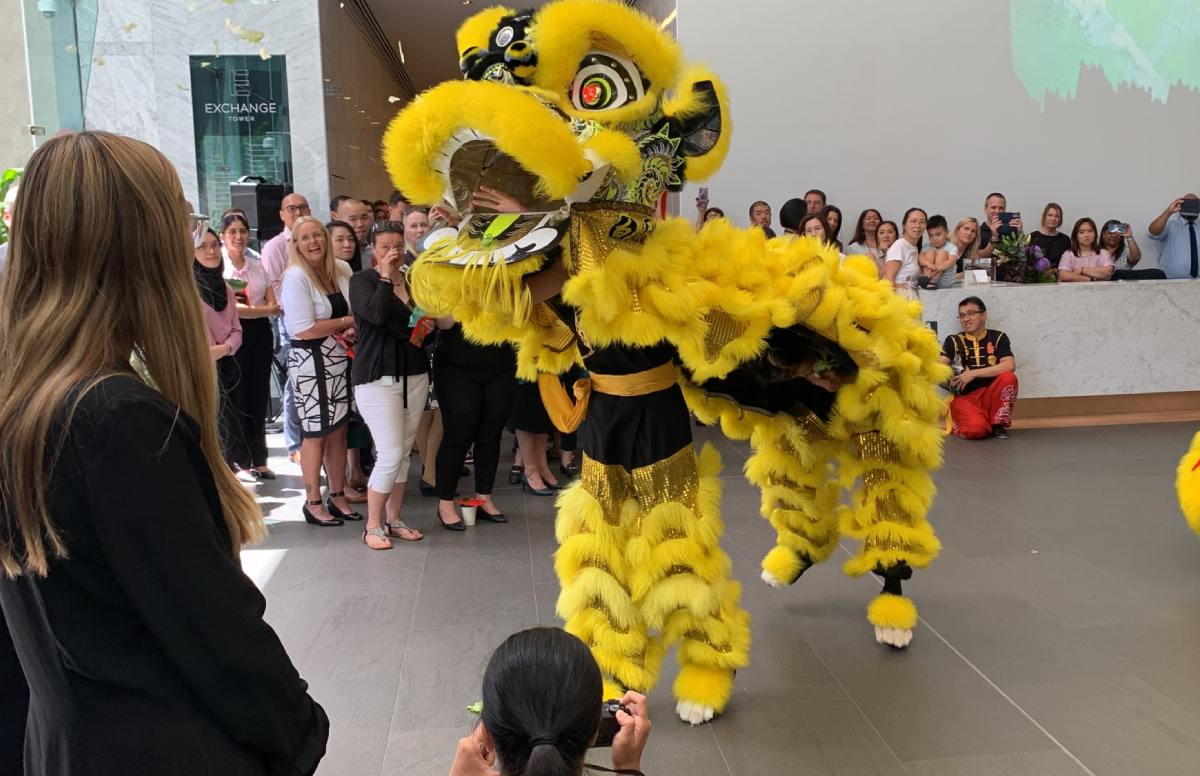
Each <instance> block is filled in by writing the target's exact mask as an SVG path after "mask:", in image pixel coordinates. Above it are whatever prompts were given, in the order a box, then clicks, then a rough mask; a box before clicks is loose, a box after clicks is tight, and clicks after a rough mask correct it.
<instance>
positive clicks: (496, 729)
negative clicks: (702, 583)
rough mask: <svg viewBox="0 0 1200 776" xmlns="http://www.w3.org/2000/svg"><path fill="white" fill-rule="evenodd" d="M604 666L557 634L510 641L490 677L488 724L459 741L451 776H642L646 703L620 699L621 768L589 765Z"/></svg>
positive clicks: (615, 746) (616, 741)
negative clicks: (590, 775) (591, 775)
mask: <svg viewBox="0 0 1200 776" xmlns="http://www.w3.org/2000/svg"><path fill="white" fill-rule="evenodd" d="M603 695H604V690H603V683H602V682H601V679H600V667H599V666H597V665H596V660H595V658H593V657H592V653H591V652H590V651H589V650H588V648H587V645H586V644H584V643H583V642H582V641H580V640H579V639H577V638H576V637H574V636H572V635H570V634H569V633H567V632H566V631H563V630H559V629H557V628H531V629H530V630H526V631H521V632H520V633H516V634H513V635H512V636H509V637H508V639H507V640H506V641H505V642H504V643H503V644H501V645H500V647H499V648H498V649H497V650H496V651H495V652H494V653H493V654H492V659H491V660H490V661H488V666H487V670H486V671H485V672H484V675H483V719H482V721H481V724H480V725H479V726H478V727H476V729H475V732H474V733H472V734H471V735H469V736H467V737H466V738H464V739H462V740H461V741H459V742H458V752H457V753H456V755H455V758H454V765H453V766H452V767H451V768H450V776H483V775H484V774H495V773H499V774H500V776H581V775H582V774H583V773H584V770H585V769H587V770H590V771H600V772H603V773H620V774H628V775H629V776H641V774H642V772H641V770H640V768H641V759H642V750H643V749H644V748H645V747H646V739H647V737H648V736H649V735H650V717H649V716H648V715H647V712H646V699H645V697H644V696H642V695H639V694H638V693H635V692H627V693H625V696H624V697H622V698H620V699H619V700H620V702H621V706H622V707H623V709H625V710H627V711H625V710H622V711H618V712H617V713H616V720H617V725H618V730H617V733H616V735H615V736H613V742H612V764H613V767H612V768H611V769H610V768H603V767H601V766H598V765H591V764H585V763H584V757H585V755H586V754H587V751H588V749H589V748H590V747H591V746H592V744H593V743H594V742H595V740H596V734H597V732H598V731H599V728H600V717H601V706H602V705H603V702H604V700H605V699H604V697H603Z"/></svg>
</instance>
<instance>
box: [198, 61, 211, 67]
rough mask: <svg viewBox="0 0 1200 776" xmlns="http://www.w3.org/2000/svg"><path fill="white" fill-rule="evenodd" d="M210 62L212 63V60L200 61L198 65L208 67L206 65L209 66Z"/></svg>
mask: <svg viewBox="0 0 1200 776" xmlns="http://www.w3.org/2000/svg"><path fill="white" fill-rule="evenodd" d="M211 64H212V62H201V63H200V67H201V68H205V67H208V66H209V65H211Z"/></svg>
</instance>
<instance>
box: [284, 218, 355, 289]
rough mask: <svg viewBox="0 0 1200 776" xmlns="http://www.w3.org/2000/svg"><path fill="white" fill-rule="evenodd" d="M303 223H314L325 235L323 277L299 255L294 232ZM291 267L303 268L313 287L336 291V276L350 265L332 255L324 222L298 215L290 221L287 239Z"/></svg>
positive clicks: (346, 270)
mask: <svg viewBox="0 0 1200 776" xmlns="http://www.w3.org/2000/svg"><path fill="white" fill-rule="evenodd" d="M305 224H316V225H317V226H318V227H319V228H320V229H321V233H322V234H324V235H325V258H324V259H322V262H321V266H322V267H323V271H324V275H325V277H324V278H322V277H321V275H320V274H318V273H317V271H316V270H315V269H314V268H313V265H312V264H310V263H309V262H308V259H306V258H304V257H303V256H301V255H300V246H299V244H298V243H299V241H298V240H297V239H296V233H297V232H299V231H300V227H301V226H304V225H305ZM292 267H299V268H300V269H301V270H303V272H304V274H305V275H308V279H309V280H310V281H311V282H312V284H313V287H314V288H318V289H322V290H324V289H329V290H332V291H333V292H334V293H336V292H337V291H338V276H339V275H340V274H342V273H344V272H345V273H348V272H349V271H350V265H348V264H346V262H344V261H338V260H337V258H336V257H335V256H334V255H333V245H332V244H331V243H330V239H329V230H328V229H326V228H325V224H323V223H321V221H320V220H319V219H317V218H314V217H313V216H300V217H299V218H297V219H296V220H295V221H294V222H293V223H292V239H290V240H288V268H289V269H290V268H292ZM343 268H344V269H343Z"/></svg>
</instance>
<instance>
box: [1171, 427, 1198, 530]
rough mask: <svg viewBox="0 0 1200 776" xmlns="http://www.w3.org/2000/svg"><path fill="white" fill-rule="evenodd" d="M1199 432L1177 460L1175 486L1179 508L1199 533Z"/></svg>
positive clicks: (1189, 523) (1193, 528)
mask: <svg viewBox="0 0 1200 776" xmlns="http://www.w3.org/2000/svg"><path fill="white" fill-rule="evenodd" d="M1198 466H1200V433H1198V434H1196V436H1195V437H1193V438H1192V447H1191V449H1190V450H1189V451H1188V453H1187V455H1185V456H1183V458H1182V459H1181V460H1180V461H1179V469H1178V471H1177V472H1176V479H1175V488H1176V490H1177V491H1178V493H1179V508H1180V509H1182V510H1183V516H1184V517H1185V518H1187V522H1188V525H1189V526H1191V528H1192V530H1193V531H1195V532H1196V533H1198V534H1200V468H1197V467H1198Z"/></svg>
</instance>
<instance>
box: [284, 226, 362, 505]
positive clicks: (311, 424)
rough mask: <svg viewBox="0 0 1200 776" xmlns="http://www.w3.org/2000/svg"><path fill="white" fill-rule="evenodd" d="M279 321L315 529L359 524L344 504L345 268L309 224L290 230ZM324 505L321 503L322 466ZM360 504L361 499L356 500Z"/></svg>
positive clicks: (324, 235) (321, 231)
mask: <svg viewBox="0 0 1200 776" xmlns="http://www.w3.org/2000/svg"><path fill="white" fill-rule="evenodd" d="M282 287H283V291H282V294H283V299H282V302H283V319H284V327H285V329H286V330H287V334H288V337H289V338H290V339H291V343H292V350H291V352H290V353H288V381H289V382H291V384H292V390H293V391H295V394H296V405H297V408H298V409H299V411H300V437H301V440H302V441H301V443H300V467H301V469H302V470H303V472H304V492H305V495H306V497H307V501H306V503H305V506H304V519H305V520H307V521H308V522H309V523H312V524H313V525H322V526H329V525H342V521H343V520H362V519H363V518H362V515H360V514H358V513H357V512H353V511H351V508H350V504H349V502H347V501H346V494H345V489H346V425H347V422H348V421H349V419H350V356H349V355H348V353H347V351H346V347H347V345H350V344H352V343H353V339H354V318H353V317H352V316H351V315H350V303H349V301H348V299H349V295H350V266H349V265H348V264H346V263H345V262H342V261H338V260H337V259H335V258H334V257H333V251H332V250H331V249H330V246H329V233H328V232H327V231H326V230H325V227H324V225H322V224H321V222H320V221H318V220H317V219H315V218H313V217H312V216H303V217H301V218H298V219H296V221H295V223H293V224H292V239H291V241H290V242H289V243H288V268H287V271H286V272H284V273H283V283H282ZM322 462H324V464H325V476H326V477H327V478H328V479H329V498H328V500H327V501H325V502H324V503H322V502H321V464H322ZM355 495H356V497H360V498H361V496H362V495H363V494H355Z"/></svg>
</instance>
